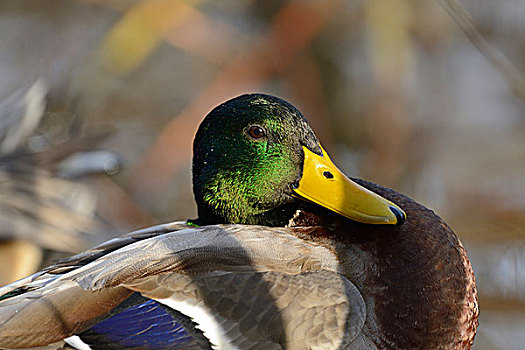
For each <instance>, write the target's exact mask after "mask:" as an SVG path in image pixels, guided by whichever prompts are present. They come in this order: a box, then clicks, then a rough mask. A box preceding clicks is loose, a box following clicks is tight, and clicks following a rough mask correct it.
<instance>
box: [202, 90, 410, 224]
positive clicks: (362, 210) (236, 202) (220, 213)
mask: <svg viewBox="0 0 525 350" xmlns="http://www.w3.org/2000/svg"><path fill="white" fill-rule="evenodd" d="M193 152H194V154H193V191H194V194H195V199H196V202H197V207H198V214H199V219H198V220H197V223H199V224H217V223H239V224H258V225H267V226H284V225H286V224H287V223H288V221H289V219H290V218H291V217H292V216H293V214H294V213H295V211H296V210H297V208H298V204H299V203H300V202H304V201H307V202H310V203H315V204H316V205H320V206H322V207H325V208H326V209H329V210H331V211H334V212H336V213H338V214H340V215H342V216H344V217H347V218H349V219H352V220H355V221H359V222H362V223H369V224H402V223H403V222H404V219H405V213H404V212H403V210H402V209H401V208H399V207H398V206H397V205H395V204H394V203H392V202H390V201H388V200H386V199H384V198H383V197H381V196H379V195H377V194H375V193H374V192H371V191H369V190H367V189H365V188H364V187H362V186H360V185H358V184H356V183H355V182H353V181H351V180H350V179H349V178H348V177H346V176H345V175H344V174H343V173H342V172H341V171H340V170H339V169H338V168H337V167H336V166H335V165H334V164H333V163H332V161H331V160H330V158H329V156H328V154H327V153H326V152H325V150H324V149H323V148H322V147H321V144H320V143H319V141H318V139H317V137H316V136H315V134H314V132H313V131H312V129H311V127H310V125H309V124H308V122H307V121H306V120H305V119H304V117H303V116H302V114H301V112H299V111H298V110H297V109H296V108H295V107H294V106H292V105H291V104H289V103H288V102H286V101H284V100H282V99H279V98H277V97H274V96H269V95H262V94H251V95H242V96H239V97H236V98H234V99H232V100H229V101H227V102H225V103H223V104H221V105H219V106H217V107H216V108H214V109H213V110H212V111H211V112H210V113H209V114H208V115H207V116H206V117H205V119H204V120H203V121H202V123H201V125H200V127H199V130H198V131H197V134H196V136H195V140H194V144H193Z"/></svg>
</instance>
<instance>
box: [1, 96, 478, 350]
mask: <svg viewBox="0 0 525 350" xmlns="http://www.w3.org/2000/svg"><path fill="white" fill-rule="evenodd" d="M193 185H194V193H195V198H196V201H197V206H198V213H199V215H198V216H199V217H198V219H196V220H192V221H188V222H187V223H172V224H166V225H160V226H156V227H151V228H147V229H144V230H140V231H136V232H132V233H130V234H127V235H125V236H123V237H121V238H116V239H113V240H110V241H108V242H106V243H105V244H102V245H100V246H98V247H95V248H93V249H91V250H88V251H86V252H84V253H81V254H78V255H76V256H73V257H71V258H69V259H67V260H64V261H61V262H58V263H57V264H55V265H53V266H51V267H49V268H47V269H45V270H43V271H41V272H39V273H37V274H34V275H33V276H30V277H27V278H25V279H23V280H20V281H18V282H15V283H13V284H11V285H9V286H6V287H4V288H1V289H0V300H1V301H0V347H8V348H27V347H36V346H42V345H47V344H50V343H55V344H54V346H55V348H59V347H60V346H62V345H63V342H62V340H63V339H65V338H68V339H67V340H66V341H67V343H68V344H70V345H69V346H74V347H77V348H79V349H89V348H91V349H132V348H133V349H168V348H169V349H201V348H203V349H209V348H214V349H283V348H285V349H409V348H410V349H415V348H417V349H420V348H424V349H468V348H470V346H471V344H472V342H473V339H474V334H475V330H476V326H477V316H478V308H477V294H476V285H475V281H474V275H473V272H472V268H471V265H470V263H469V260H468V258H467V255H466V252H465V249H464V248H463V246H462V245H461V243H460V242H459V240H458V238H457V237H456V236H455V234H454V233H453V232H452V231H451V230H450V228H449V227H448V226H447V225H446V224H445V223H444V222H443V221H442V220H441V219H440V218H439V217H437V216H436V215H435V214H434V213H433V212H432V211H431V210H428V209H426V208H425V207H423V206H421V205H419V204H417V203H416V202H414V201H412V200H411V199H409V198H407V197H405V196H403V195H401V194H399V193H397V192H395V191H393V190H390V189H386V188H383V187H381V186H378V185H376V184H373V183H370V182H366V181H363V180H358V179H353V180H349V179H348V178H347V177H345V176H344V175H343V174H342V173H341V172H340V171H338V170H337V168H336V167H335V166H334V165H333V164H332V163H331V161H330V159H329V157H328V155H327V154H326V152H325V151H324V150H323V148H322V147H321V145H320V144H319V141H318V140H317V138H316V136H315V135H314V133H313V131H312V130H311V128H310V126H309V125H308V124H307V122H306V121H305V120H304V118H303V117H302V115H301V113H300V112H299V111H298V110H297V109H295V108H294V107H293V106H292V105H290V104H289V103H287V102H285V101H283V100H281V99H279V98H276V97H273V96H268V95H261V94H254V95H243V96H240V97H237V98H235V99H232V100H230V101H227V102H225V103H224V104H222V105H220V106H218V107H216V108H215V109H213V110H212V111H211V112H210V113H209V114H208V115H207V116H206V118H205V119H204V121H203V122H202V124H201V125H200V127H199V130H198V132H197V135H196V137H195V142H194V159H193ZM394 203H396V204H397V205H396V204H394ZM398 205H399V206H398ZM401 208H403V210H404V212H403V210H401ZM405 212H406V220H405ZM358 221H359V222H358ZM224 224H228V225H224ZM231 224H233V225H231ZM369 224H383V225H369ZM246 225H260V226H246Z"/></svg>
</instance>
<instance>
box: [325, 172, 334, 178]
mask: <svg viewBox="0 0 525 350" xmlns="http://www.w3.org/2000/svg"><path fill="white" fill-rule="evenodd" d="M323 176H324V177H326V178H327V179H333V178H334V174H332V173H331V172H329V171H323Z"/></svg>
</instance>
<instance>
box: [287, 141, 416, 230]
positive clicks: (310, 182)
mask: <svg viewBox="0 0 525 350" xmlns="http://www.w3.org/2000/svg"><path fill="white" fill-rule="evenodd" d="M303 150H304V166H303V177H302V178H301V180H300V181H299V185H298V187H297V188H295V189H294V190H293V191H294V192H295V193H294V194H295V195H297V196H299V197H302V198H304V199H307V200H309V201H311V202H314V203H317V204H319V205H321V206H323V207H325V208H327V209H330V210H332V211H334V212H336V213H338V214H340V215H343V216H345V217H347V218H349V219H352V220H355V221H359V222H362V223H365V224H392V225H394V224H398V225H400V224H402V223H403V222H404V221H405V218H406V214H405V212H404V211H403V210H402V209H401V208H400V207H398V206H397V205H395V204H394V203H392V202H390V201H389V200H386V199H385V198H383V197H381V196H379V195H378V194H376V193H374V192H372V191H369V190H367V189H366V188H364V187H362V186H360V185H358V184H356V183H355V182H353V181H352V180H350V179H349V178H348V177H347V176H346V175H345V174H343V173H342V172H341V171H340V170H339V169H338V168H337V167H336V166H335V165H334V163H332V161H331V160H330V157H328V154H327V153H326V152H325V150H324V149H322V148H321V150H322V152H323V155H322V156H319V155H317V154H315V153H313V152H312V151H310V150H309V149H308V148H306V147H304V146H303Z"/></svg>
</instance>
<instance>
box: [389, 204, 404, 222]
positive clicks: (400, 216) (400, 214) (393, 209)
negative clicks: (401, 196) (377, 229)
mask: <svg viewBox="0 0 525 350" xmlns="http://www.w3.org/2000/svg"><path fill="white" fill-rule="evenodd" d="M389 208H390V211H391V212H392V213H394V215H395V216H396V219H397V222H396V225H403V224H404V223H405V220H406V216H405V213H404V212H402V211H401V210H399V209H398V208H396V207H394V206H392V205H391V206H390V207H389Z"/></svg>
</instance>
